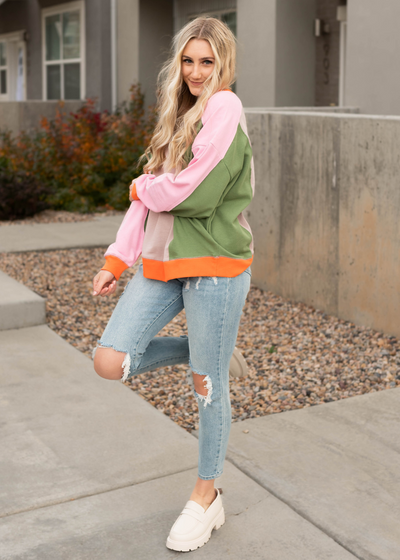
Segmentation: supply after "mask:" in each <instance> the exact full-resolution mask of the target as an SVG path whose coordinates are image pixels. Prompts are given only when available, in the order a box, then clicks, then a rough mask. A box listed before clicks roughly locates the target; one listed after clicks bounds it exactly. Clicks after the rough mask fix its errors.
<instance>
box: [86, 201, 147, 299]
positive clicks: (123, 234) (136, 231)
mask: <svg viewBox="0 0 400 560" xmlns="http://www.w3.org/2000/svg"><path fill="white" fill-rule="evenodd" d="M147 214H148V208H146V206H145V205H144V204H143V203H142V202H140V201H134V202H132V203H131V205H130V207H129V209H128V211H127V213H126V214H125V217H124V219H123V221H122V224H121V225H120V227H119V230H118V232H117V237H116V240H115V243H112V244H111V245H110V246H109V248H108V249H107V251H106V252H105V255H104V256H105V259H106V262H105V265H104V266H103V268H102V269H101V270H102V271H108V272H111V273H112V274H113V275H114V277H115V279H116V280H119V277H120V276H121V274H122V273H123V271H124V270H125V269H127V268H129V267H130V266H132V265H134V264H135V262H136V261H137V259H138V258H139V257H140V254H141V252H142V247H143V239H144V225H145V222H146V217H147ZM94 291H96V290H95V289H94Z"/></svg>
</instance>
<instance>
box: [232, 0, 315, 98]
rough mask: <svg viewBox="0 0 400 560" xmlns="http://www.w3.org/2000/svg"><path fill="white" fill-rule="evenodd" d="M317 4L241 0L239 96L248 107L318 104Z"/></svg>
mask: <svg viewBox="0 0 400 560" xmlns="http://www.w3.org/2000/svg"><path fill="white" fill-rule="evenodd" d="M314 18H315V0H263V1H262V2H260V0H237V20H238V24H237V38H238V72H237V74H238V80H237V94H238V95H239V97H240V98H241V100H242V102H243V104H244V105H245V106H246V107H252V106H253V107H276V106H283V105H297V106H299V105H306V106H313V105H314V97H315V94H314V90H315V85H314V84H315V38H314V34H313V21H314Z"/></svg>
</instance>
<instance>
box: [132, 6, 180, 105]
mask: <svg viewBox="0 0 400 560" xmlns="http://www.w3.org/2000/svg"><path fill="white" fill-rule="evenodd" d="M155 16H156V17H155ZM173 34H174V33H173V10H172V4H171V2H170V0H152V1H151V2H149V0H141V1H140V25H139V37H140V39H139V52H140V60H139V80H140V84H141V86H142V90H143V92H144V94H145V96H146V105H151V104H153V103H155V101H156V83H157V76H158V73H159V71H160V69H161V66H162V64H163V62H164V61H165V60H166V59H167V58H168V56H169V53H170V48H171V41H172V37H173Z"/></svg>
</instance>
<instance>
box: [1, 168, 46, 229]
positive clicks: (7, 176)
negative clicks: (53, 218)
mask: <svg viewBox="0 0 400 560" xmlns="http://www.w3.org/2000/svg"><path fill="white" fill-rule="evenodd" d="M48 195H49V191H48V189H46V187H44V186H40V185H38V183H37V181H36V180H35V179H34V177H33V176H32V175H29V173H26V172H25V171H13V170H12V169H10V167H9V165H8V162H7V160H5V158H0V220H16V219H19V218H28V217H29V216H33V215H34V214H37V213H38V212H41V211H42V210H45V209H46V208H48V203H47V202H46V199H47V197H48Z"/></svg>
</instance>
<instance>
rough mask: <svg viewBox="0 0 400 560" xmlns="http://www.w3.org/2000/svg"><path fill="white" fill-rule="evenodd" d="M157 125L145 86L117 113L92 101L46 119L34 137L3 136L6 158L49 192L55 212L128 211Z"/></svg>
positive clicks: (132, 93) (1, 152)
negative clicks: (130, 189) (141, 160)
mask: <svg viewBox="0 0 400 560" xmlns="http://www.w3.org/2000/svg"><path fill="white" fill-rule="evenodd" d="M154 124H155V114H154V111H153V110H152V109H150V110H149V111H148V114H147V115H146V114H145V110H144V102H143V95H142V93H141V92H140V88H139V86H132V87H131V90H130V100H129V102H127V103H124V104H122V105H121V106H120V107H118V109H117V111H116V112H115V113H112V114H110V113H108V112H107V111H103V112H98V111H96V108H95V102H94V101H93V100H88V101H87V102H86V103H85V105H84V106H83V107H82V108H81V109H79V111H77V112H76V113H70V114H69V115H66V114H65V112H63V105H62V103H60V108H59V110H58V111H57V115H56V117H55V118H54V119H53V120H48V119H42V122H41V125H40V128H39V129H38V130H36V131H35V132H34V133H33V134H26V133H21V134H19V136H18V137H17V138H15V139H14V138H12V136H11V134H9V133H7V132H3V133H2V134H1V144H0V146H1V147H0V157H3V158H4V159H5V160H6V161H7V166H8V167H9V168H10V169H11V170H12V171H13V172H17V171H18V172H19V171H21V170H22V171H24V172H25V173H28V174H29V176H32V177H33V179H34V180H36V181H37V183H38V184H40V185H42V187H43V188H44V189H46V191H47V192H48V195H47V197H46V201H47V203H48V204H49V206H50V207H51V208H54V209H63V210H70V211H79V212H90V211H93V210H96V209H101V208H114V209H118V210H123V209H125V208H126V207H127V206H128V204H129V193H128V186H129V184H130V183H131V181H132V179H134V178H135V177H137V176H138V175H140V174H141V173H142V167H139V168H138V167H137V162H138V159H139V157H140V156H141V155H142V154H143V152H144V150H145V148H146V146H147V144H148V143H149V141H150V138H151V134H152V131H153V128H154Z"/></svg>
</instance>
